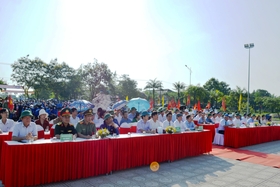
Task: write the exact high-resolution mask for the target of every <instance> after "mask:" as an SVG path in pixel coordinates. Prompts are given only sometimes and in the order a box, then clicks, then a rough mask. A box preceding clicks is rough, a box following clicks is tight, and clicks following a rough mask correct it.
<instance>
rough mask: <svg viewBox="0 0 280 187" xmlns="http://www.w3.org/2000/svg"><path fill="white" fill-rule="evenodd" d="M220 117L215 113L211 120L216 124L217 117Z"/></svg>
mask: <svg viewBox="0 0 280 187" xmlns="http://www.w3.org/2000/svg"><path fill="white" fill-rule="evenodd" d="M217 116H218V114H216V113H213V114H212V117H211V120H212V121H213V122H214V123H216V117H217Z"/></svg>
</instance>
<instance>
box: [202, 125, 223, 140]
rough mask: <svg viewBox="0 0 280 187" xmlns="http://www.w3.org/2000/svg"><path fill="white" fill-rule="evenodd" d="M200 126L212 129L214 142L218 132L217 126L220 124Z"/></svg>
mask: <svg viewBox="0 0 280 187" xmlns="http://www.w3.org/2000/svg"><path fill="white" fill-rule="evenodd" d="M198 126H203V129H207V130H210V132H211V134H212V142H213V141H214V137H215V133H216V128H217V126H218V127H219V124H213V125H210V124H209V125H208V124H207V125H202V124H198Z"/></svg>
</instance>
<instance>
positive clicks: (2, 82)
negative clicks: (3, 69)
mask: <svg viewBox="0 0 280 187" xmlns="http://www.w3.org/2000/svg"><path fill="white" fill-rule="evenodd" d="M0 84H2V85H7V83H6V82H5V81H4V80H3V79H0ZM2 90H5V88H0V91H2Z"/></svg>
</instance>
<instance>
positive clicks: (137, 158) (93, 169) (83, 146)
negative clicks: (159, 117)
mask: <svg viewBox="0 0 280 187" xmlns="http://www.w3.org/2000/svg"><path fill="white" fill-rule="evenodd" d="M211 137H212V136H211V132H210V131H208V130H207V131H203V132H186V133H179V134H163V135H151V136H138V137H129V136H128V135H127V137H119V138H111V139H102V140H90V141H81V142H79V141H75V142H64V143H61V142H56V143H42V144H36V143H33V144H21V145H8V143H7V142H3V144H2V158H1V165H0V168H1V173H0V180H2V182H3V184H4V185H5V187H11V186H16V187H20V186H34V185H39V184H45V183H52V182H59V181H67V180H75V179H80V178H86V177H91V176H96V175H101V174H106V173H110V172H111V171H116V170H123V169H128V168H133V167H138V166H143V165H149V164H150V163H151V162H153V161H156V162H164V161H168V160H171V161H174V160H176V159H181V158H185V157H188V156H196V155H200V154H203V153H207V152H210V151H211V150H212V138H211ZM15 179H16V180H15Z"/></svg>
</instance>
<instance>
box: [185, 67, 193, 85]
mask: <svg viewBox="0 0 280 187" xmlns="http://www.w3.org/2000/svg"><path fill="white" fill-rule="evenodd" d="M185 66H186V67H187V68H188V69H189V70H190V85H191V84H192V69H191V68H190V67H188V66H187V65H185Z"/></svg>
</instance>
